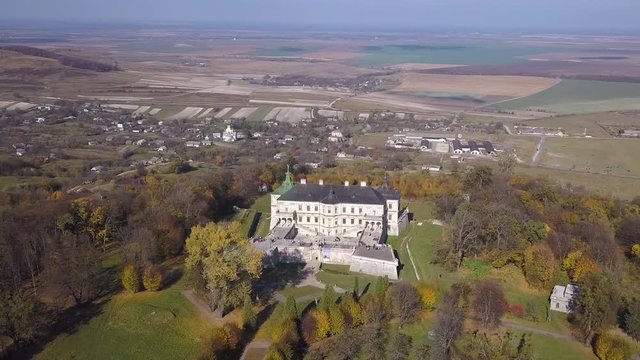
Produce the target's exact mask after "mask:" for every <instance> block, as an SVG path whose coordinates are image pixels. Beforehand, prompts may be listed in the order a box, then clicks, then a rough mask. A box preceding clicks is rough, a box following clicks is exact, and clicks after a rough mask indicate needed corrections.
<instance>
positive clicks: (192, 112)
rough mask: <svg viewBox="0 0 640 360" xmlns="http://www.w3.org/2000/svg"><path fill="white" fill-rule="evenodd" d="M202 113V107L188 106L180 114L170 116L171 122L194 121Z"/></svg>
mask: <svg viewBox="0 0 640 360" xmlns="http://www.w3.org/2000/svg"><path fill="white" fill-rule="evenodd" d="M201 111H202V108H201V107H194V106H188V107H186V108H184V110H182V111H180V112H179V113H177V114H175V115H173V116H170V117H169V120H177V119H192V118H194V117H196V116H197V115H198V114H199V113H200V112H201Z"/></svg>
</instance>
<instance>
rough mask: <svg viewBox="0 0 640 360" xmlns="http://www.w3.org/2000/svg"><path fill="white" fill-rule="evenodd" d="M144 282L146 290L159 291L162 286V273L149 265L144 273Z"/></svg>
mask: <svg viewBox="0 0 640 360" xmlns="http://www.w3.org/2000/svg"><path fill="white" fill-rule="evenodd" d="M142 284H143V285H144V288H145V289H146V290H149V291H158V290H159V289H160V287H161V286H162V273H161V272H160V271H159V270H158V269H156V268H154V267H147V268H146V269H144V274H143V275H142Z"/></svg>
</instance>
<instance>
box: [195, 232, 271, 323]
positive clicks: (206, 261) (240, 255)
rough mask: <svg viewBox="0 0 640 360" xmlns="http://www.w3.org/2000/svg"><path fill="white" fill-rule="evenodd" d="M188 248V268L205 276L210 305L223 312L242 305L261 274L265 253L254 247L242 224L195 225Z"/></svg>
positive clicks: (198, 274)
mask: <svg viewBox="0 0 640 360" xmlns="http://www.w3.org/2000/svg"><path fill="white" fill-rule="evenodd" d="M186 248H187V253H188V256H187V259H186V266H187V269H189V270H192V271H194V272H195V274H196V275H197V276H201V277H202V280H203V281H204V284H205V285H206V291H207V292H208V298H209V300H210V304H211V306H212V307H213V308H216V309H222V310H223V311H224V310H227V309H233V308H237V307H240V306H242V304H243V302H244V299H245V297H246V295H247V294H250V293H251V283H252V281H254V280H256V279H258V278H259V277H260V274H261V272H262V253H261V252H260V251H259V250H257V249H256V248H254V247H253V246H252V245H251V243H250V242H249V240H248V239H247V237H246V236H245V235H244V234H243V232H242V230H241V229H240V225H239V224H238V223H231V224H228V225H218V224H215V223H213V222H210V223H208V224H206V225H204V226H200V225H197V226H194V227H193V228H192V229H191V235H189V238H187V241H186Z"/></svg>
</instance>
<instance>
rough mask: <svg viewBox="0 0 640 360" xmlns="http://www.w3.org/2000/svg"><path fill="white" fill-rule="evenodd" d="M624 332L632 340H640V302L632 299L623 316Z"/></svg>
mask: <svg viewBox="0 0 640 360" xmlns="http://www.w3.org/2000/svg"><path fill="white" fill-rule="evenodd" d="M624 331H625V332H626V333H627V334H629V336H631V337H632V338H634V339H636V340H640V301H639V300H638V299H633V300H632V301H631V304H630V305H629V307H628V308H627V311H626V313H625V315H624Z"/></svg>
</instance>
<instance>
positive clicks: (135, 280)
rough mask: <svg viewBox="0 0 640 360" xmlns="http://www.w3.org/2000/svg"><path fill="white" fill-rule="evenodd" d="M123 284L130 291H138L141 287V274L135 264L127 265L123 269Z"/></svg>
mask: <svg viewBox="0 0 640 360" xmlns="http://www.w3.org/2000/svg"><path fill="white" fill-rule="evenodd" d="M122 286H124V288H125V290H127V291H128V292H130V293H135V292H138V289H140V276H139V275H138V269H136V268H135V267H134V266H133V265H127V266H125V267H124V270H123V271H122Z"/></svg>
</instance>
